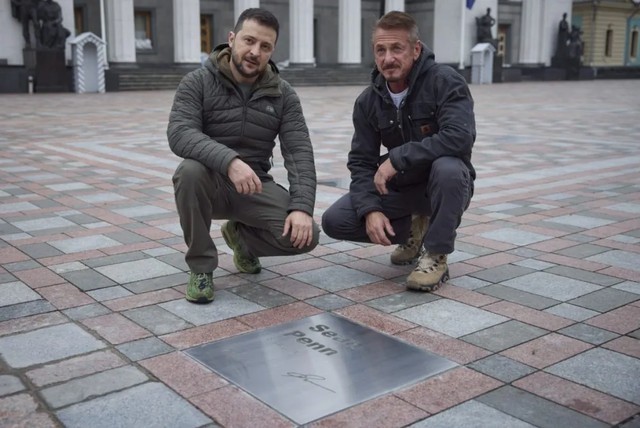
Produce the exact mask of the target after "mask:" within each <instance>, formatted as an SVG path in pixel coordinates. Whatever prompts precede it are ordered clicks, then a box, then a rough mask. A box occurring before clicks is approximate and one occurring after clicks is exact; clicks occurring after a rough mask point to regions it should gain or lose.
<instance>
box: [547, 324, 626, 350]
mask: <svg viewBox="0 0 640 428" xmlns="http://www.w3.org/2000/svg"><path fill="white" fill-rule="evenodd" d="M558 333H562V334H564V335H565V336H569V337H573V338H574V339H578V340H582V341H583V342H588V343H591V344H593V345H602V344H603V343H605V342H608V341H610V340H613V339H615V338H616V337H618V336H619V335H617V334H615V333H612V332H610V331H608V330H603V329H601V328H598V327H594V326H591V325H587V324H582V323H578V324H574V325H571V326H569V327H566V328H563V329H562V330H559V331H558Z"/></svg>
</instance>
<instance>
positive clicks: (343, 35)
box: [338, 0, 362, 64]
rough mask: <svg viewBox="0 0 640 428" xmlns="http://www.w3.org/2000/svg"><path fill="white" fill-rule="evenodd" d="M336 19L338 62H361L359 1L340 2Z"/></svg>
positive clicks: (345, 0)
mask: <svg viewBox="0 0 640 428" xmlns="http://www.w3.org/2000/svg"><path fill="white" fill-rule="evenodd" d="M338 14H339V17H338V33H339V34H338V62H339V63H340V64H360V63H361V62H362V54H361V48H362V31H361V27H362V20H361V15H362V12H361V5H360V0H340V3H339V12H338Z"/></svg>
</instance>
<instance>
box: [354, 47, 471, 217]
mask: <svg viewBox="0 0 640 428" xmlns="http://www.w3.org/2000/svg"><path fill="white" fill-rule="evenodd" d="M353 125H354V128H355V132H354V134H353V139H352V140H351V151H350V152H349V160H348V163H347V167H348V168H349V171H351V186H350V193H351V200H352V201H353V206H354V207H355V209H356V211H357V214H358V216H359V217H363V216H364V215H365V214H367V213H369V212H371V211H381V210H382V200H381V196H380V194H379V193H378V192H377V191H376V188H375V186H374V184H373V176H374V175H375V173H376V170H377V169H378V166H379V165H380V164H381V163H382V162H383V161H384V160H385V159H387V157H389V158H390V159H391V164H392V165H393V167H394V168H395V169H396V170H397V171H398V174H396V176H395V177H394V178H393V179H392V180H391V181H390V182H389V185H390V186H392V187H394V188H398V189H401V188H402V187H403V186H406V185H411V184H415V183H419V182H424V181H425V180H427V179H428V177H429V170H430V168H431V164H432V163H433V161H435V160H436V159H438V158H439V157H442V156H454V157H458V158H460V159H462V160H463V161H464V163H465V165H467V168H469V172H470V175H471V177H472V178H473V179H475V176H476V175H475V170H474V169H473V166H472V165H471V149H472V147H473V143H474V141H475V139H476V129H475V119H474V114H473V99H472V97H471V93H470V92H469V88H468V86H467V84H466V82H465V80H464V79H463V78H462V76H460V74H458V72H456V70H454V69H453V68H451V67H449V66H446V65H442V64H437V63H436V62H435V60H434V54H433V52H432V51H431V50H430V49H429V48H427V47H426V46H425V45H422V52H421V54H420V56H419V57H418V59H417V60H416V62H415V64H414V65H413V68H412V70H411V73H410V75H409V90H408V93H407V96H406V97H405V99H404V101H403V102H402V104H401V105H400V108H396V106H395V105H394V104H393V101H392V99H391V96H390V95H389V91H388V90H387V84H386V81H385V79H384V77H383V76H382V74H380V73H379V72H378V71H377V70H374V71H373V73H372V83H371V85H370V86H369V87H368V88H367V89H365V90H364V91H363V92H362V94H360V96H359V97H358V99H357V100H356V102H355V106H354V109H353ZM381 145H382V146H384V147H385V148H386V151H387V152H388V153H385V154H383V155H382V156H381V155H380V149H381ZM383 151H384V150H383Z"/></svg>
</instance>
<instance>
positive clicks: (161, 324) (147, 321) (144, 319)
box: [122, 305, 193, 336]
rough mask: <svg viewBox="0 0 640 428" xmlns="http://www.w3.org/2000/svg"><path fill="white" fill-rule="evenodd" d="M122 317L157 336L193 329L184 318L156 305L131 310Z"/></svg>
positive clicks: (123, 313)
mask: <svg viewBox="0 0 640 428" xmlns="http://www.w3.org/2000/svg"><path fill="white" fill-rule="evenodd" d="M122 315H124V316H126V317H127V318H129V319H130V320H132V321H133V322H135V323H136V324H138V325H141V326H142V327H144V328H146V329H147V330H149V331H150V332H152V333H153V334H155V335H156V336H159V335H162V334H167V333H173V332H174V331H179V330H184V329H186V328H189V327H193V326H192V325H191V324H189V323H188V322H186V321H185V320H183V319H182V318H180V317H178V316H176V315H174V314H172V313H171V312H168V311H167V310H165V309H162V308H161V307H159V306H155V305H154V306H145V307H143V308H136V309H131V310H128V311H125V312H122Z"/></svg>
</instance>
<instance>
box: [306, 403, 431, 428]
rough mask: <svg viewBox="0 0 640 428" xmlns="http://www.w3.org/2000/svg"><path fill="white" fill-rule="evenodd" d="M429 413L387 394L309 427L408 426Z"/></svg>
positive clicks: (311, 424)
mask: <svg viewBox="0 0 640 428" xmlns="http://www.w3.org/2000/svg"><path fill="white" fill-rule="evenodd" d="M427 416H429V413H427V412H425V411H424V410H421V409H419V408H417V407H415V406H412V405H411V404H409V403H407V402H406V401H403V400H400V399H399V398H397V397H394V396H385V397H381V398H377V399H374V400H371V401H367V402H365V403H363V404H360V405H357V406H354V407H352V408H350V409H347V410H343V411H341V412H338V413H336V414H334V415H331V416H329V417H326V418H323V419H320V420H318V421H316V422H312V423H310V424H309V428H316V427H317V428H325V427H326V428H334V427H345V428H346V427H349V428H373V427H380V428H383V427H384V428H387V427H388V428H393V427H404V426H408V425H410V424H412V423H414V422H416V421H419V420H421V419H424V418H426V417H427Z"/></svg>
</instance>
